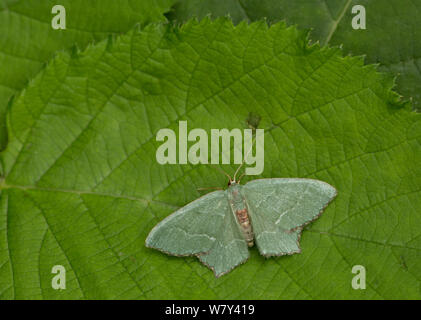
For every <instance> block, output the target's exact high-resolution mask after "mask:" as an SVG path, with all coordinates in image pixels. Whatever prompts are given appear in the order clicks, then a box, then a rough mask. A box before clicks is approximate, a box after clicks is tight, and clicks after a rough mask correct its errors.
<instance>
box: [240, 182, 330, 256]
mask: <svg viewBox="0 0 421 320" xmlns="http://www.w3.org/2000/svg"><path fill="white" fill-rule="evenodd" d="M242 192H243V194H244V196H245V198H246V201H247V204H248V206H249V210H250V218H251V222H252V226H253V231H254V234H255V239H256V244H257V247H258V248H259V251H260V253H261V254H263V255H266V256H272V255H284V254H293V253H298V252H300V247H299V243H298V242H299V237H300V233H301V230H302V227H303V226H304V225H306V224H307V223H310V222H311V221H313V220H315V219H316V218H317V217H318V216H319V214H320V213H321V212H322V211H323V209H324V208H325V207H326V206H327V205H328V204H329V203H330V202H331V201H332V200H333V199H334V198H335V196H336V194H337V193H336V189H335V188H334V187H332V186H331V185H329V184H328V183H326V182H323V181H319V180H313V179H299V178H290V179H281V178H279V179H257V180H253V181H250V182H249V183H247V184H246V185H244V187H243V188H242Z"/></svg>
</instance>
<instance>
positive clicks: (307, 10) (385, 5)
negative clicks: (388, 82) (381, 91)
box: [168, 0, 421, 110]
mask: <svg viewBox="0 0 421 320" xmlns="http://www.w3.org/2000/svg"><path fill="white" fill-rule="evenodd" d="M355 5H363V6H364V7H365V10H366V30H354V29H353V28H352V27H351V21H352V18H353V17H354V16H355V14H353V13H352V11H351V10H352V7H353V6H355ZM208 14H211V15H212V16H213V17H218V16H225V15H230V16H231V17H232V19H233V21H234V22H235V23H238V22H240V21H241V20H243V19H246V20H248V21H255V20H259V19H262V18H267V20H268V21H269V22H276V21H279V20H285V21H286V22H287V23H288V24H297V25H298V27H299V28H311V29H312V32H311V36H310V38H311V39H312V40H313V41H317V40H319V41H320V43H321V45H327V44H329V45H330V46H333V45H342V44H343V49H344V52H345V53H350V54H352V55H366V56H367V57H366V60H365V62H366V63H379V64H380V70H382V71H388V72H391V73H392V74H393V75H395V76H398V78H397V88H396V90H397V91H398V92H399V93H400V94H402V95H403V96H404V97H405V98H407V99H409V98H412V102H413V108H414V109H415V110H421V27H420V26H421V1H414V0H388V1H384V0H225V1H219V0H178V2H177V3H176V4H175V5H174V8H173V10H172V11H171V12H170V13H169V15H168V17H169V19H172V20H177V21H185V20H187V19H189V18H190V17H192V16H196V17H198V18H202V17H204V16H206V15H208Z"/></svg>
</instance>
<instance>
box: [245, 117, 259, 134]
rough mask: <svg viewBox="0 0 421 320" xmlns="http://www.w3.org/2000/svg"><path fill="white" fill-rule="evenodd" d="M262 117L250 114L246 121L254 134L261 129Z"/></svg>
mask: <svg viewBox="0 0 421 320" xmlns="http://www.w3.org/2000/svg"><path fill="white" fill-rule="evenodd" d="M261 119H262V117H260V116H259V115H258V114H257V113H254V112H250V113H249V115H248V116H247V119H246V124H247V127H249V128H250V129H253V133H254V132H255V131H256V129H257V128H258V127H259V124H260V120H261Z"/></svg>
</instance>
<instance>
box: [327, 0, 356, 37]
mask: <svg viewBox="0 0 421 320" xmlns="http://www.w3.org/2000/svg"><path fill="white" fill-rule="evenodd" d="M351 2H352V0H347V2H346V3H345V6H344V8H343V9H342V11H341V13H340V15H339V17H338V19H337V20H334V22H333V25H332V27H331V29H330V31H329V34H328V35H327V37H326V39H325V40H324V42H323V45H327V44H328V43H329V41H330V39H331V38H332V36H333V34H334V33H335V31H336V29H337V28H338V24H339V23H340V22H341V20H342V18H343V17H344V15H345V12H346V10H347V9H348V8H349V5H350V4H351ZM326 9H327V8H326Z"/></svg>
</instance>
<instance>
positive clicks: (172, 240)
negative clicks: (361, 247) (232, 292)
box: [146, 175, 337, 277]
mask: <svg viewBox="0 0 421 320" xmlns="http://www.w3.org/2000/svg"><path fill="white" fill-rule="evenodd" d="M336 195H337V192H336V189H335V188H334V187H332V186H331V185H329V184H328V183H326V182H323V181H319V180H313V179H301V178H272V179H256V180H252V181H250V182H248V183H246V184H245V185H241V184H240V183H237V182H236V181H235V175H234V179H231V178H229V183H228V188H227V189H226V190H218V191H214V192H210V193H208V194H206V195H204V196H202V197H200V198H198V199H196V200H194V201H193V202H190V203H189V204H187V205H186V206H184V207H182V208H180V209H178V210H177V211H175V212H174V213H173V214H171V215H169V216H168V217H167V218H165V219H164V220H162V221H161V222H160V223H158V224H157V225H156V226H155V227H154V228H153V229H152V230H151V232H150V233H149V235H148V237H147V238H146V246H147V247H149V248H154V249H157V250H160V251H162V252H164V253H167V254H169V255H175V256H190V255H195V256H197V257H198V258H199V260H200V261H201V262H202V263H203V264H205V265H206V266H207V267H209V268H210V269H211V270H212V271H213V272H214V274H215V276H216V277H220V276H222V275H224V274H226V273H228V272H230V271H231V270H232V269H234V268H235V267H236V266H238V265H240V264H242V263H244V262H246V261H247V259H248V258H249V249H248V248H249V247H252V246H253V245H255V244H256V246H257V248H258V250H259V252H260V254H262V255H263V256H265V257H271V256H282V255H291V254H294V253H300V252H301V249H300V246H299V241H300V235H301V231H302V230H303V227H304V226H305V225H307V224H308V223H310V222H312V221H313V220H315V219H317V218H318V217H319V215H320V214H321V213H322V212H323V210H324V209H325V208H326V207H327V205H328V204H329V203H330V202H331V201H332V200H333V199H334V198H335V196H336Z"/></svg>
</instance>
